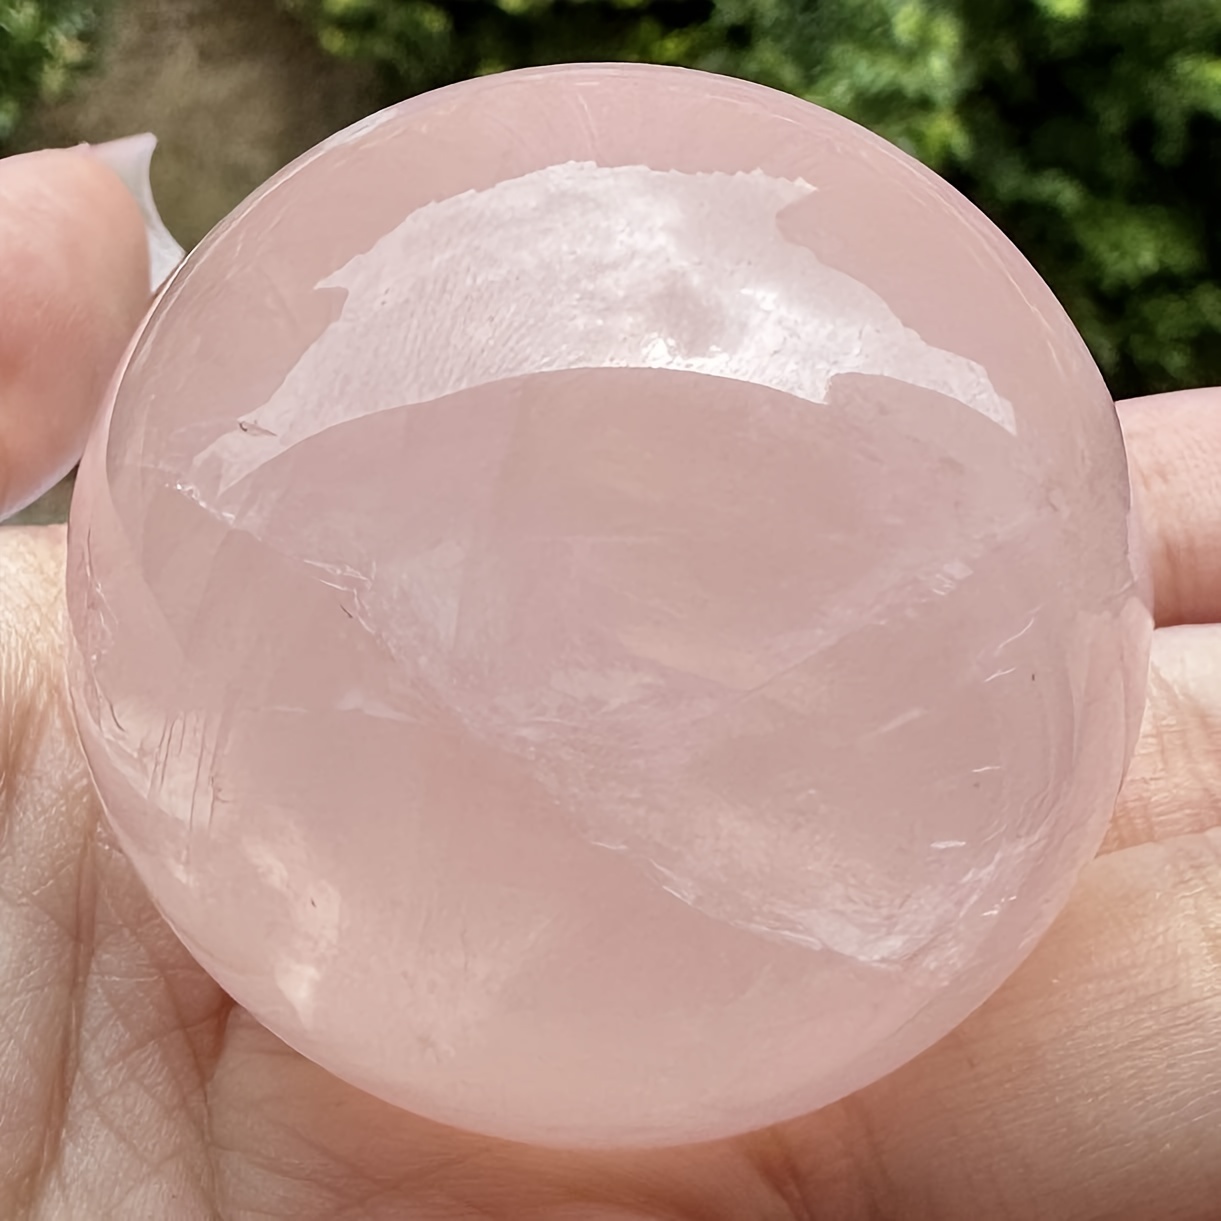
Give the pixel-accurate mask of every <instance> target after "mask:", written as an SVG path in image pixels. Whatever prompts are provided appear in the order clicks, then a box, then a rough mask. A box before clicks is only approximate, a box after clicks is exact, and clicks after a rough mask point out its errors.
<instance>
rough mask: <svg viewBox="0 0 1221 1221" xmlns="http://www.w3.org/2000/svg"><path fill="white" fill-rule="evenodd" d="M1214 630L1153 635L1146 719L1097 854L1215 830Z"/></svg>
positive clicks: (1220, 658) (1217, 681)
mask: <svg viewBox="0 0 1221 1221" xmlns="http://www.w3.org/2000/svg"><path fill="white" fill-rule="evenodd" d="M1218 741H1221V627H1217V626H1211V625H1210V626H1196V625H1191V626H1181V627H1172V628H1160V629H1159V630H1158V631H1156V632H1155V633H1154V634H1153V650H1152V654H1151V656H1150V659H1149V691H1148V697H1147V700H1146V703H1145V717H1144V721H1143V722H1142V723H1141V731H1140V737H1139V738H1138V739H1137V743H1136V750H1135V753H1134V754H1133V756H1132V763H1131V765H1130V767H1129V768H1128V774H1127V777H1126V779H1125V780H1124V787H1123V791H1122V792H1121V793H1120V795H1119V802H1118V804H1117V806H1116V809H1115V814H1114V816H1113V818H1112V820H1111V825H1110V827H1109V828H1108V830H1107V835H1106V839H1105V840H1104V841H1103V844H1102V848H1101V849H1100V852H1101V853H1107V852H1114V851H1116V850H1118V849H1120V848H1129V847H1131V846H1133V845H1134V844H1144V843H1152V842H1156V841H1159V840H1166V839H1170V838H1172V837H1173V836H1176V835H1191V834H1194V833H1196V832H1200V831H1207V830H1209V829H1211V828H1213V827H1217V826H1221V751H1218V750H1217V742H1218Z"/></svg>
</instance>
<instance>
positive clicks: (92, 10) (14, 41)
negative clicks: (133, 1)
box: [0, 0, 103, 148]
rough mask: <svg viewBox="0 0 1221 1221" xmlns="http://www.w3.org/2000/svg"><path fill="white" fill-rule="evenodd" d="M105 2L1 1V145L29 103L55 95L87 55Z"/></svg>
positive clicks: (79, 0) (0, 145)
mask: <svg viewBox="0 0 1221 1221" xmlns="http://www.w3.org/2000/svg"><path fill="white" fill-rule="evenodd" d="M102 7H103V0H0V148H2V147H3V145H4V144H5V142H6V141H7V140H8V139H9V138H10V137H11V136H12V134H13V130H14V128H15V127H16V125H17V122H18V120H19V119H20V118H21V116H22V113H23V112H24V111H25V109H26V108H27V107H28V106H29V105H30V104H31V103H33V102H35V101H39V100H46V99H54V98H56V97H58V96H59V95H60V94H62V93H63V91H64V90H65V89H66V88H67V86H68V84H69V82H70V81H71V79H72V77H73V76H74V75H75V73H76V72H77V71H79V70H80V69H81V68H83V67H84V66H85V65H86V64H87V63H88V62H89V58H90V52H91V47H92V43H93V39H94V37H95V36H96V34H97V30H98V21H99V11H100V9H101V8H102Z"/></svg>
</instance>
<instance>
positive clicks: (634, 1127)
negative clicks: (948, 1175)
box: [69, 66, 1150, 1145]
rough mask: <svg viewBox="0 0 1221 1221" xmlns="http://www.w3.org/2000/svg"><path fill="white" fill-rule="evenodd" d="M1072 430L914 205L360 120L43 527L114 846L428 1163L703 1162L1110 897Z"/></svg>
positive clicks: (1090, 395)
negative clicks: (56, 558)
mask: <svg viewBox="0 0 1221 1221" xmlns="http://www.w3.org/2000/svg"><path fill="white" fill-rule="evenodd" d="M1129 518H1130V501H1129V487H1128V480H1127V470H1126V465H1125V460H1124V453H1123V448H1122V443H1121V439H1120V433H1119V429H1118V427H1117V424H1116V418H1115V413H1114V409H1113V406H1112V403H1111V401H1110V399H1109V397H1108V394H1107V391H1106V388H1105V386H1104V384H1103V381H1102V379H1101V377H1100V376H1099V374H1098V371H1097V370H1096V368H1095V366H1094V364H1093V363H1092V362H1091V360H1090V358H1089V355H1088V354H1087V351H1086V349H1085V347H1084V346H1083V344H1082V341H1081V339H1080V338H1079V337H1078V335H1077V333H1076V332H1075V331H1074V329H1073V327H1072V326H1071V325H1070V323H1069V321H1068V319H1067V318H1066V316H1065V314H1064V311H1063V310H1062V309H1061V308H1060V306H1059V305H1058V304H1057V303H1056V301H1055V299H1054V298H1053V297H1052V295H1051V293H1050V292H1049V290H1048V289H1047V287H1046V286H1045V285H1044V284H1043V283H1042V281H1041V280H1040V279H1039V277H1038V276H1037V275H1036V274H1035V272H1034V271H1033V270H1032V269H1031V268H1030V266H1029V265H1028V264H1027V263H1026V262H1025V261H1024V260H1023V258H1022V257H1021V256H1020V255H1019V254H1018V253H1017V251H1016V250H1015V249H1014V248H1013V246H1011V245H1010V244H1009V243H1008V242H1007V241H1006V240H1005V238H1004V237H1002V236H1001V234H1000V233H999V232H998V231H997V230H996V229H995V228H993V226H992V225H991V224H990V223H989V222H988V221H987V220H985V219H984V217H983V216H981V215H980V214H979V213H978V212H977V211H976V210H975V209H974V208H973V207H971V205H969V204H968V203H966V202H965V201H964V200H963V199H962V198H961V197H960V196H959V195H958V194H956V193H955V191H954V190H952V189H951V188H950V187H949V186H947V185H946V184H945V183H944V182H942V181H940V180H939V179H938V178H936V177H935V176H934V175H933V174H931V173H930V172H928V171H927V170H925V169H923V168H921V167H920V166H919V165H918V164H916V163H915V162H914V161H912V160H911V159H909V158H908V157H907V156H905V155H904V154H903V153H901V152H899V151H898V150H896V149H895V148H893V147H891V146H890V145H888V144H886V143H885V142H883V141H882V140H880V139H878V138H876V137H874V136H872V135H869V134H868V133H866V132H865V131H863V130H861V129H860V128H858V127H856V126H854V125H853V124H851V123H849V122H847V121H846V120H844V119H842V118H838V117H836V116H835V115H832V114H829V113H827V112H825V111H823V110H820V109H817V108H816V107H814V106H811V105H808V104H806V103H804V102H801V101H797V100H795V99H793V98H791V97H788V96H784V95H781V94H779V93H774V92H771V91H769V90H766V89H762V88H759V87H757V86H754V85H750V84H745V83H742V82H740V81H733V80H726V79H721V78H718V77H714V76H707V75H703V74H699V73H693V72H684V71H678V70H671V69H660V68H651V67H627V66H593V67H589V66H583V67H563V68H553V69H546V70H540V71H531V72H525V73H514V74H508V75H503V76H497V77H491V78H484V79H481V80H478V81H473V82H469V83H467V84H462V85H458V86H455V87H453V88H450V89H445V90H442V91H440V92H438V93H433V94H431V95H428V96H426V97H422V98H417V99H415V100H414V101H410V102H407V103H406V104H404V105H401V106H397V107H394V108H393V109H391V110H388V111H386V112H384V113H382V114H379V115H376V116H374V117H373V118H371V119H369V120H367V121H365V122H363V123H360V124H358V125H357V126H355V127H353V128H351V129H349V130H348V131H346V132H344V133H342V134H341V135H339V136H336V137H335V138H334V139H332V140H330V141H328V142H327V143H325V144H323V145H322V146H321V147H320V148H318V149H316V150H314V151H313V152H311V153H309V154H307V155H306V156H305V157H303V158H302V159H301V160H299V161H298V162H296V163H295V164H294V165H292V166H290V167H289V168H288V169H287V170H285V171H284V172H283V173H282V174H280V175H279V176H278V177H277V178H276V179H274V180H273V181H272V182H271V183H270V184H268V185H267V186H266V187H264V188H263V189H262V190H261V191H260V192H259V193H258V194H256V195H255V196H254V197H253V198H252V199H251V200H250V201H249V202H247V203H246V204H245V205H243V206H242V207H241V208H240V209H239V210H238V212H237V213H236V214H235V215H234V216H232V217H231V218H230V219H229V220H227V221H226V222H225V223H224V224H222V225H221V226H220V228H218V229H217V230H216V232H215V233H213V234H212V235H211V237H209V238H208V240H207V241H206V242H204V244H203V245H202V246H201V247H200V248H199V249H198V250H197V251H196V252H195V253H194V254H193V255H192V257H191V258H190V259H189V260H188V262H187V263H186V265H185V267H184V268H183V269H182V270H181V272H180V273H179V274H178V275H177V277H176V278H175V279H174V280H173V281H172V283H171V285H170V286H169V288H168V290H167V291H166V292H164V294H163V295H162V296H161V298H160V300H159V301H158V302H157V304H156V306H155V308H154V309H153V311H152V313H151V315H150V316H149V318H148V320H147V322H146V324H145V326H144V328H143V330H142V333H141V334H140V336H139V338H138V340H137V342H136V343H135V346H134V348H133V350H132V352H131V355H130V358H129V359H128V361H127V363H126V367H125V369H124V371H123V372H122V375H121V377H120V378H119V380H118V382H117V388H116V389H115V391H114V393H113V396H112V401H111V402H110V404H109V407H108V410H107V411H106V412H105V413H104V416H103V419H102V420H101V423H100V425H99V427H98V429H97V431H96V434H95V436H94V438H93V440H92V442H91V445H90V449H89V452H88V454H87V457H86V459H85V462H84V465H83V468H82V471H81V475H80V482H79V485H78V489H77V497H76V501H75V504H74V506H73V511H72V526H71V549H70V550H71V559H70V574H69V605H70V610H71V627H72V646H73V647H72V649H71V658H70V666H71V675H72V686H73V693H74V697H75V707H76V711H77V716H78V720H79V726H80V734H81V738H82V741H83V743H84V747H85V750H86V752H87V755H88V758H89V762H90V765H91V767H92V771H93V775H94V777H95V779H96V783H97V787H98V790H99V792H100V793H101V796H102V800H103V802H104V804H105V807H106V811H107V813H108V815H109V817H110V820H111V821H112V823H113V825H114V829H115V831H116V833H117V834H118V837H119V839H120V841H121V843H122V845H123V847H124V848H125V850H126V851H127V853H128V854H129V855H130V857H131V860H132V861H133V863H134V865H135V867H136V869H137V870H138V871H139V873H140V874H141V876H142V877H143V879H144V881H145V882H146V883H147V886H148V889H149V891H150V892H151V894H152V895H153V897H154V899H155V900H156V903H157V904H158V906H159V908H160V910H161V911H162V912H163V913H164V914H165V917H166V919H167V920H168V921H169V922H170V924H171V925H172V926H173V928H174V929H175V930H176V931H177V932H178V934H179V935H180V936H181V938H182V940H183V941H184V942H185V943H186V945H187V946H188V947H189V948H190V950H191V952H192V953H193V954H194V955H195V956H196V957H197V958H198V960H199V961H200V963H202V964H203V966H204V967H206V968H207V970H208V971H209V972H210V973H211V974H212V975H214V976H215V978H216V979H217V980H219V981H220V983H221V984H223V985H224V987H225V988H227V989H228V990H229V991H230V992H231V993H232V994H233V996H234V997H236V998H237V1000H238V1001H239V1002H240V1003H241V1004H243V1005H245V1006H247V1007H248V1008H249V1009H250V1010H251V1012H252V1013H253V1014H254V1015H255V1016H257V1017H258V1018H259V1019H260V1020H261V1021H262V1022H264V1023H265V1024H266V1025H267V1026H268V1027H269V1028H270V1029H271V1030H272V1031H274V1032H275V1033H276V1034H278V1035H280V1036H281V1037H282V1038H283V1039H285V1040H286V1041H287V1042H288V1043H289V1044H291V1045H292V1046H293V1047H295V1048H297V1049H299V1050H300V1051H302V1052H303V1053H304V1054H305V1055H307V1056H309V1057H310V1058H312V1059H313V1060H315V1061H317V1062H318V1063H319V1064H321V1065H323V1066H325V1067H326V1068H327V1069H329V1070H331V1071H332V1072H334V1073H336V1074H338V1075H339V1076H340V1077H343V1078H345V1079H346V1080H347V1081H349V1082H352V1083H353V1084H355V1085H357V1086H359V1087H361V1088H363V1089H365V1090H368V1091H371V1092H372V1093H374V1094H377V1095H380V1096H381V1097H382V1098H385V1099H389V1100H391V1101H392V1102H394V1103H397V1104H399V1105H401V1106H402V1107H405V1108H408V1109H410V1110H412V1111H416V1112H418V1113H420V1114H421V1115H425V1116H429V1117H432V1118H434V1119H437V1120H441V1121H444V1122H446V1123H450V1124H456V1125H460V1126H462V1127H466V1128H470V1129H475V1130H478V1131H480V1132H484V1133H490V1134H493V1135H499V1136H504V1137H510V1138H516V1139H521V1140H528V1141H538V1142H546V1143H554V1144H560V1145H633V1144H635V1145H643V1144H658V1143H667V1142H677V1141H687V1140H695V1139H701V1138H707V1137H716V1136H721V1135H724V1134H728V1133H733V1132H738V1131H742V1130H745V1129H749V1128H752V1127H755V1126H758V1125H762V1124H767V1123H770V1122H773V1121H777V1120H781V1119H784V1118H786V1117H789V1116H793V1115H796V1114H798V1113H800V1112H804V1111H806V1110H809V1109H811V1108H814V1107H818V1106H821V1105H823V1104H825V1103H828V1102H830V1101H832V1100H833V1099H835V1098H838V1097H840V1096H842V1095H844V1094H846V1093H848V1092H849V1091H851V1090H855V1089H857V1088H858V1087H860V1086H863V1085H865V1084H867V1083H868V1082H870V1081H872V1080H874V1079H876V1078H877V1077H879V1076H881V1075H882V1074H884V1073H886V1072H888V1071H889V1070H891V1069H893V1068H895V1067H896V1066H897V1065H899V1064H900V1063H902V1062H903V1061H905V1060H907V1059H909V1058H910V1057H911V1056H913V1055H915V1054H916V1053H917V1052H919V1051H920V1050H921V1049H922V1048H925V1047H927V1046H928V1045H929V1044H930V1043H932V1042H933V1041H934V1040H936V1039H937V1038H938V1037H940V1036H942V1035H944V1034H945V1033H946V1032H948V1031H949V1030H950V1029H951V1028H952V1027H953V1026H954V1025H955V1024H956V1023H958V1022H959V1021H961V1020H962V1018H964V1017H965V1016H966V1015H967V1014H968V1013H969V1012H970V1011H971V1010H972V1009H973V1008H975V1007H976V1006H977V1005H978V1004H979V1003H980V1002H981V1001H982V1000H983V999H984V998H985V997H986V996H987V995H988V994H989V993H990V992H991V991H992V990H993V989H995V988H996V987H997V986H998V985H999V984H1000V983H1001V981H1002V980H1003V979H1004V978H1005V977H1006V976H1007V975H1008V974H1009V973H1010V972H1011V971H1012V970H1013V969H1014V967H1015V966H1016V965H1017V963H1018V962H1019V961H1020V960H1021V959H1022V957H1023V956H1024V955H1025V954H1026V953H1027V951H1028V950H1029V949H1030V948H1031V946H1032V944H1033V943H1034V941H1035V940H1036V938H1037V937H1038V936H1039V935H1040V934H1041V933H1042V932H1043V931H1044V929H1045V928H1046V927H1047V925H1048V924H1049V922H1050V921H1051V920H1052V918H1053V916H1054V915H1055V913H1056V911H1057V909H1058V908H1059V907H1060V906H1061V904H1062V903H1063V901H1064V899H1065V897H1066V895H1067V894H1068V891H1069V889H1070V887H1071V885H1072V883H1073V878H1074V874H1075V873H1076V871H1077V870H1078V868H1079V867H1080V866H1081V865H1082V863H1083V862H1084V861H1085V860H1086V859H1087V858H1088V857H1089V856H1090V855H1091V854H1092V853H1093V852H1094V851H1095V849H1096V847H1097V845H1098V842H1099V839H1100V837H1101V835H1102V832H1103V829H1104V825H1105V823H1106V821H1107V817H1108V814H1109V812H1110V810H1111V808H1112V805H1113V802H1114V799H1115V796H1116V792H1117V790H1118V788H1119V784H1120V780H1121V777H1122V774H1123V770H1124V767H1125V764H1126V761H1127V758H1128V754H1129V750H1130V748H1131V744H1132V742H1133V738H1134V731H1135V728H1136V726H1137V722H1138V718H1139V714H1140V710H1141V706H1142V695H1143V683H1144V671H1145V661H1146V651H1147V645H1148V638H1149V632H1150V623H1149V616H1148V613H1147V611H1146V609H1145V600H1144V598H1143V596H1142V591H1143V585H1142V578H1140V576H1139V574H1138V573H1137V572H1135V571H1134V559H1133V543H1132V538H1131V532H1130V523H1129Z"/></svg>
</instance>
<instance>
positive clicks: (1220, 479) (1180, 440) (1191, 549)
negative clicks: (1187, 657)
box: [1118, 389, 1221, 626]
mask: <svg viewBox="0 0 1221 1221" xmlns="http://www.w3.org/2000/svg"><path fill="white" fill-rule="evenodd" d="M1118 410H1119V418H1120V423H1121V424H1122V426H1123V433H1124V441H1125V444H1126V445H1127V449H1128V459H1129V465H1130V468H1131V471H1132V481H1133V484H1134V490H1135V493H1136V495H1135V503H1136V505H1137V508H1138V510H1139V513H1140V517H1141V525H1142V534H1143V536H1144V540H1145V547H1146V551H1147V559H1148V564H1149V569H1150V573H1151V577H1152V585H1153V598H1154V618H1155V619H1156V621H1157V623H1158V625H1159V626H1167V625H1170V624H1178V623H1215V622H1219V621H1221V389H1205V390H1184V391H1178V392H1176V393H1173V394H1162V395H1156V396H1153V397H1150V398H1143V399H1130V400H1128V401H1127V402H1123V403H1120V404H1119V405H1118Z"/></svg>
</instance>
